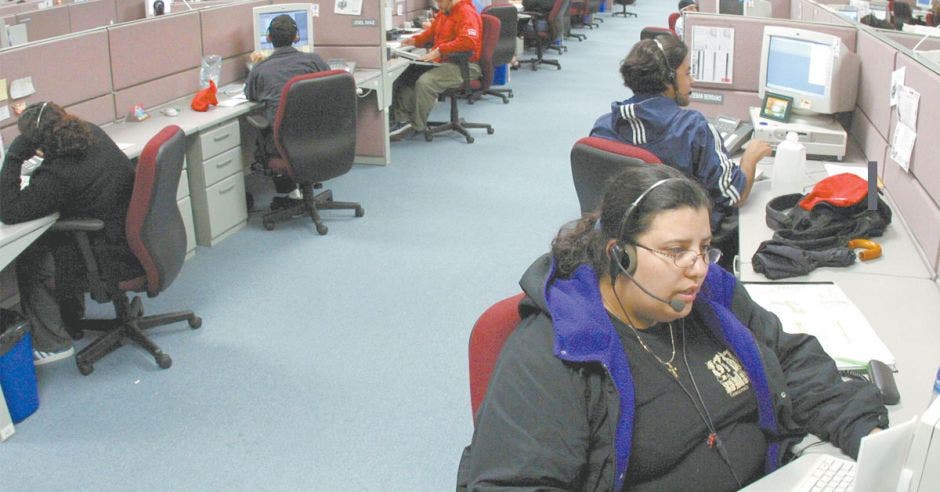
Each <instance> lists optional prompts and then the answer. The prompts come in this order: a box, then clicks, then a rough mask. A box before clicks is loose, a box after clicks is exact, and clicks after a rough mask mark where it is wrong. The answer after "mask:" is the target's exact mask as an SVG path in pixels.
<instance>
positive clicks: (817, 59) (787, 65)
mask: <svg viewBox="0 0 940 492" xmlns="http://www.w3.org/2000/svg"><path fill="white" fill-rule="evenodd" d="M858 72H859V59H858V55H856V54H855V53H852V52H850V51H849V50H848V48H846V46H845V44H843V43H842V40H841V39H839V38H838V37H837V36H833V35H831V34H824V33H820V32H816V31H807V30H804V29H796V28H791V27H782V26H766V27H764V37H763V42H762V45H761V60H760V85H759V95H760V97H761V98H763V97H764V92H766V91H770V92H773V93H775V94H781V95H784V96H789V97H792V98H793V112H794V113H797V114H809V115H812V114H833V113H839V112H843V111H851V110H853V109H855V96H856V93H857V91H858Z"/></svg>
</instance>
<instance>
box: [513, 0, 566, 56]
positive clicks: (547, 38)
mask: <svg viewBox="0 0 940 492" xmlns="http://www.w3.org/2000/svg"><path fill="white" fill-rule="evenodd" d="M568 4H569V0H555V4H554V5H553V6H552V10H551V11H550V12H549V13H548V14H544V13H541V12H525V13H526V14H528V15H531V16H532V19H531V20H530V21H529V25H528V26H529V27H527V28H526V30H525V32H524V35H525V41H526V44H527V45H529V46H534V47H535V53H536V57H535V58H529V59H527V60H521V61H520V62H519V63H531V64H532V70H538V66H539V65H541V64H543V63H545V64H548V65H554V66H555V67H557V68H558V69H559V70H561V63H560V62H559V61H558V60H553V59H550V58H545V57H544V55H545V50H546V49H549V48H550V47H551V46H553V45H554V43H555V42H556V41H560V40H561V38H562V37H564V34H565V19H566V18H567V17H568Z"/></svg>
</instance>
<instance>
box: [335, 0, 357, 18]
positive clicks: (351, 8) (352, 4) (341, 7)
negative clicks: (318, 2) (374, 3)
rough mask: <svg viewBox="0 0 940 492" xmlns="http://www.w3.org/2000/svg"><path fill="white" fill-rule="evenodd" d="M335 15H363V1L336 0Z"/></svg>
mask: <svg viewBox="0 0 940 492" xmlns="http://www.w3.org/2000/svg"><path fill="white" fill-rule="evenodd" d="M333 13H334V14H340V15H362V0H336V4H335V5H334V6H333Z"/></svg>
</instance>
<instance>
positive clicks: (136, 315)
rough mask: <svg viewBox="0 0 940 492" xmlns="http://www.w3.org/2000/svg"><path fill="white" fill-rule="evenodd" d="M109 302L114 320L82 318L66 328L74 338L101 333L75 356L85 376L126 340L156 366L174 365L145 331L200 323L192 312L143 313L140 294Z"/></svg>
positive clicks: (194, 327)
mask: <svg viewBox="0 0 940 492" xmlns="http://www.w3.org/2000/svg"><path fill="white" fill-rule="evenodd" d="M112 301H113V304H114V311H115V313H117V316H116V318H115V319H83V320H80V321H78V322H76V323H75V325H74V326H72V327H70V329H69V332H70V334H71V335H72V337H73V338H76V339H77V338H81V337H82V336H83V335H84V332H85V331H99V332H104V334H103V335H101V336H99V337H98V338H96V339H95V340H94V341H92V342H91V343H89V344H88V345H87V346H86V347H85V348H83V349H82V350H81V351H80V352H79V353H78V354H77V355H76V356H75V363H76V365H77V366H78V371H79V372H81V373H82V374H83V375H85V376H87V375H89V374H91V372H92V371H94V363H95V362H97V361H99V360H101V358H102V357H104V356H106V355H108V354H110V353H111V352H113V351H114V350H116V349H117V348H118V347H121V346H122V345H123V344H124V341H125V340H130V341H132V342H134V343H136V344H137V345H139V346H141V347H143V348H144V349H145V350H147V352H149V353H150V355H152V356H153V358H154V361H156V363H157V365H158V366H160V367H161V368H162V369H166V368H168V367H170V365H172V364H173V360H172V359H170V356H169V355H167V354H165V353H164V352H163V351H162V350H160V347H159V346H157V344H155V343H153V341H151V340H150V339H149V338H148V337H147V335H146V334H145V333H144V330H149V329H151V328H155V327H157V326H163V325H168V324H170V323H176V322H179V321H186V322H188V323H189V327H190V328H192V329H196V328H199V327H200V326H202V318H200V317H199V316H196V315H195V314H193V312H192V311H177V312H174V313H165V314H154V315H151V316H144V308H143V306H142V305H141V303H140V297H139V296H134V300H133V301H130V302H128V299H127V296H126V295H125V294H123V293H122V294H120V295H118V296H115V298H114V299H113V300H112Z"/></svg>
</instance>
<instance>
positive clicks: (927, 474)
mask: <svg viewBox="0 0 940 492" xmlns="http://www.w3.org/2000/svg"><path fill="white" fill-rule="evenodd" d="M896 490H898V491H905V492H914V491H917V492H927V491H930V490H940V398H935V399H934V401H933V403H931V404H930V406H929V407H928V408H927V411H926V412H924V414H923V415H921V416H920V419H918V421H917V427H916V428H915V429H914V439H913V441H911V447H910V451H908V454H907V462H906V463H905V465H904V467H903V468H902V469H901V479H900V481H899V483H898V486H897V488H896Z"/></svg>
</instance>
